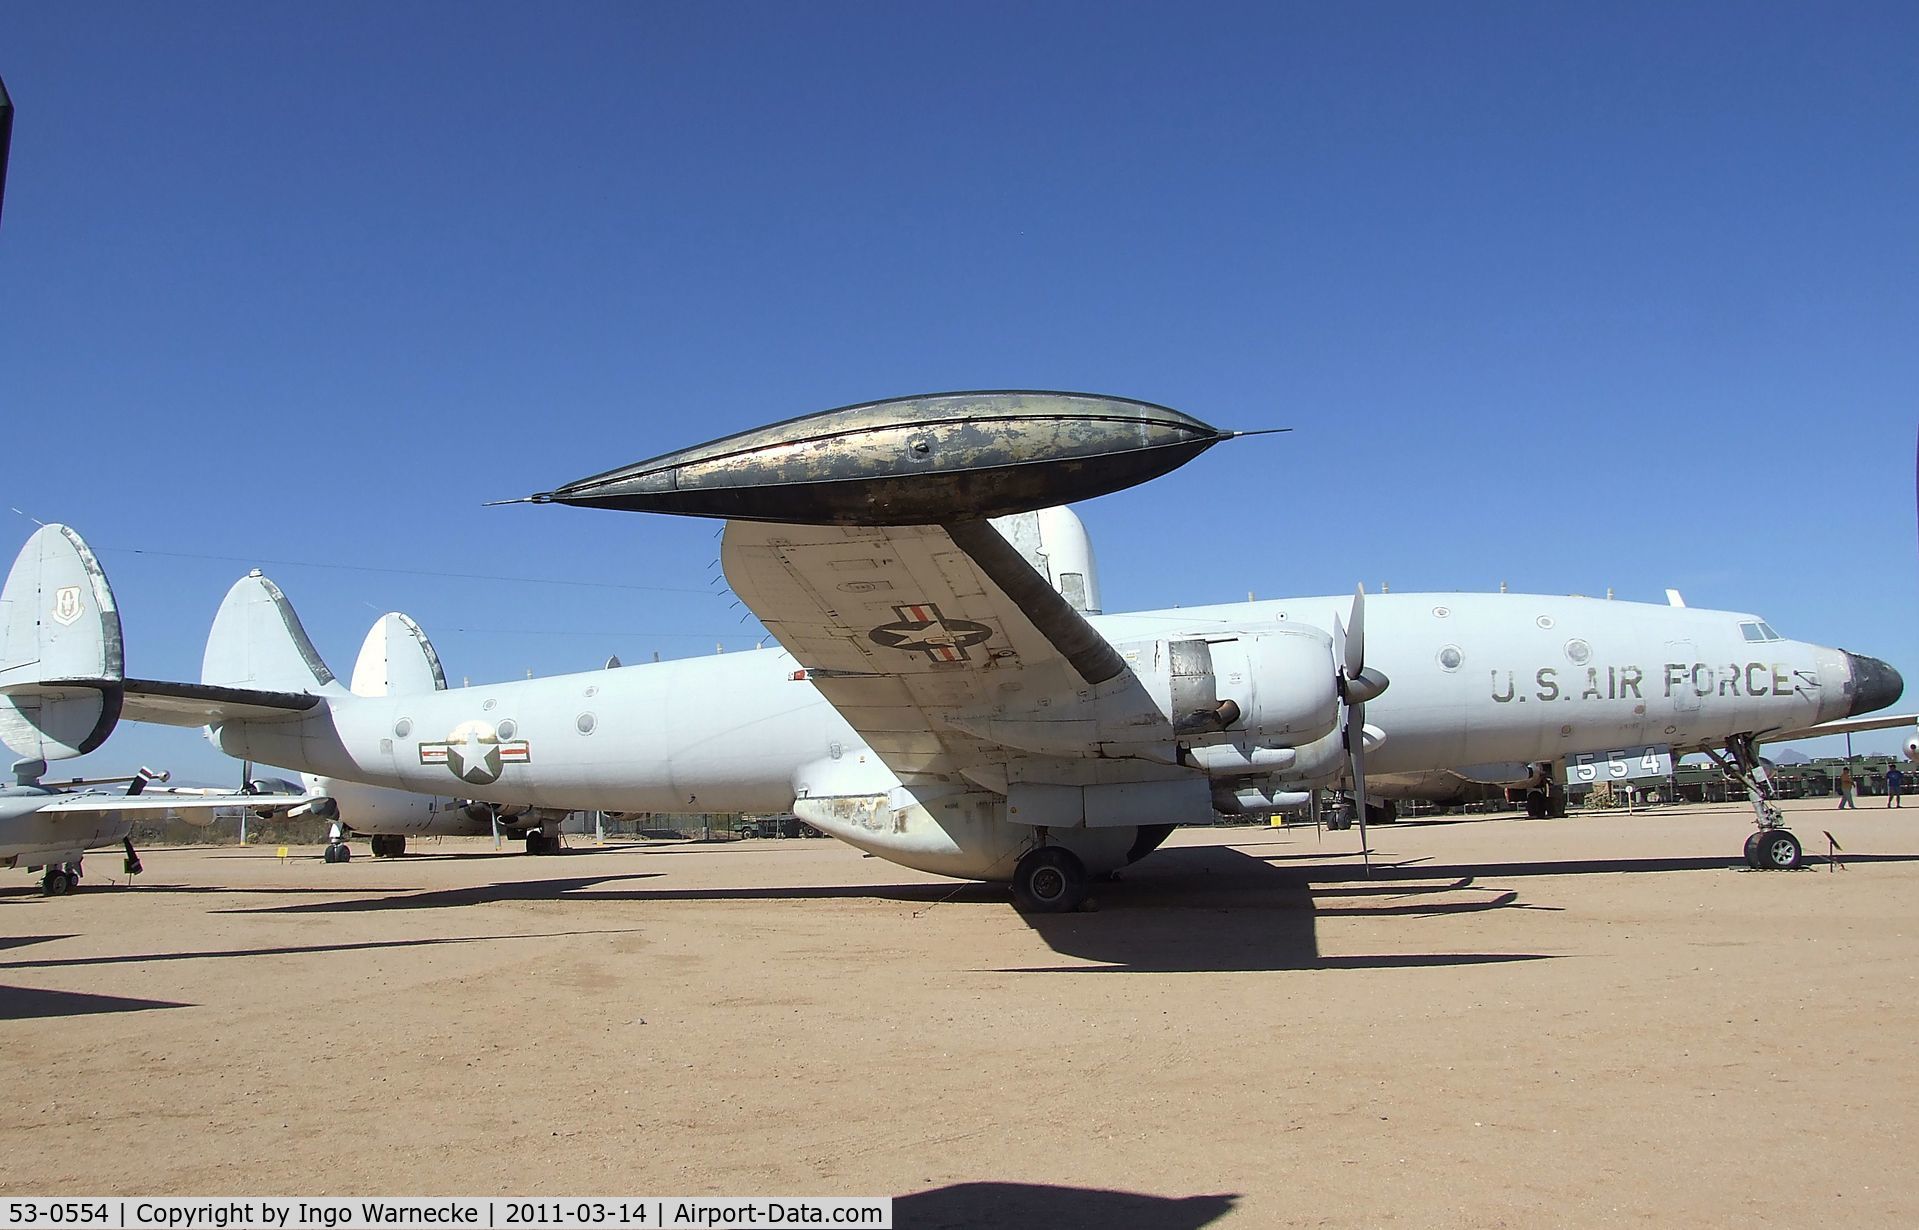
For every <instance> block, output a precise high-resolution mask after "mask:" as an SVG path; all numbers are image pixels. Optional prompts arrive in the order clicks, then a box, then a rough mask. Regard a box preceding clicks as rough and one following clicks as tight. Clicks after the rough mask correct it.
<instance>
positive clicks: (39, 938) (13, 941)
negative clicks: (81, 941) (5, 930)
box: [0, 932, 79, 952]
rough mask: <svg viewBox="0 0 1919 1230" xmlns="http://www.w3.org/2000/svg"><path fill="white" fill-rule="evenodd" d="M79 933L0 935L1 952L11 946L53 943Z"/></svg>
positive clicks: (71, 937) (20, 946)
mask: <svg viewBox="0 0 1919 1230" xmlns="http://www.w3.org/2000/svg"><path fill="white" fill-rule="evenodd" d="M78 934H79V933H78V932H68V933H67V934H65V935H6V936H0V952H5V951H6V950H7V949H9V948H25V947H26V946H27V945H29V944H51V943H52V942H53V941H55V940H70V939H73V938H74V936H76V935H78Z"/></svg>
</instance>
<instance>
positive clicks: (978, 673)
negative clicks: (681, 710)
mask: <svg viewBox="0 0 1919 1230" xmlns="http://www.w3.org/2000/svg"><path fill="white" fill-rule="evenodd" d="M721 558H722V561H723V564H724V568H725V572H726V579H727V582H728V583H729V584H730V585H731V586H732V588H733V591H734V593H736V594H738V595H739V597H740V599H741V600H742V601H743V602H745V604H746V605H747V606H748V607H749V608H750V609H751V610H752V612H753V613H754V614H755V615H757V616H758V617H759V619H760V621H761V622H762V623H764V624H765V625H766V629H767V631H768V632H770V633H772V634H773V637H774V639H775V640H777V641H779V643H780V644H781V645H782V646H784V647H785V648H786V649H787V650H788V651H789V652H790V653H792V655H793V657H794V659H795V660H796V662H797V663H798V665H800V666H802V667H804V668H805V671H806V678H808V679H810V680H811V681H812V682H813V684H814V686H815V687H817V688H818V689H819V690H820V692H821V693H822V694H824V695H825V697H826V699H827V700H828V701H829V702H831V704H832V705H833V707H834V708H835V709H837V710H839V712H840V715H841V716H842V717H844V718H845V719H846V720H847V722H848V723H849V724H850V725H851V726H852V727H853V728H854V729H855V730H857V731H858V732H859V733H860V734H861V736H863V737H864V738H865V739H866V741H867V745H868V746H869V747H870V748H871V749H872V750H873V752H874V753H875V754H876V755H877V756H879V758H880V759H881V760H882V761H884V762H885V764H886V765H887V767H888V768H890V769H892V770H893V772H894V773H895V774H896V775H897V776H898V777H899V779H900V781H901V782H902V783H903V784H905V785H907V786H913V785H922V784H931V783H935V782H953V781H957V780H959V778H960V777H961V776H963V775H969V772H968V771H969V770H978V769H979V768H981V766H992V765H1004V764H1005V763H1007V762H1008V761H1009V760H1010V759H1013V758H1015V757H1016V756H1017V754H1018V753H1016V752H1014V751H1012V750H1011V749H1009V748H1008V747H1007V746H1006V742H1005V740H1004V739H1003V738H1002V737H1001V733H1000V732H1002V731H1004V730H1005V729H1007V728H1008V727H1009V724H1011V725H1017V726H1018V727H1019V728H1020V729H1021V730H1022V731H1024V732H1027V734H1028V735H1029V736H1030V733H1031V732H1032V731H1033V730H1034V729H1035V727H1036V726H1043V727H1044V728H1045V730H1046V732H1047V733H1046V734H1045V735H1044V736H1043V737H1042V738H1041V739H1040V742H1042V743H1044V744H1045V745H1046V746H1047V747H1048V748H1049V749H1051V750H1054V751H1056V752H1059V753H1060V754H1064V755H1068V756H1092V755H1098V754H1099V753H1098V751H1097V750H1096V745H1097V743H1098V739H1099V735H1100V731H1101V730H1102V729H1106V730H1110V729H1111V728H1112V726H1113V724H1114V722H1115V720H1117V721H1118V722H1119V723H1121V724H1122V725H1130V726H1131V728H1132V730H1133V732H1134V738H1137V737H1138V732H1139V728H1140V727H1141V726H1148V725H1153V724H1164V723H1165V721H1166V719H1165V718H1164V716H1163V715H1162V714H1161V712H1160V710H1159V709H1158V707H1157V706H1156V705H1154V703H1153V702H1152V700H1151V698H1150V697H1148V696H1147V695H1146V694H1145V691H1144V689H1143V688H1142V687H1141V685H1140V684H1139V682H1138V680H1137V678H1136V677H1135V676H1134V675H1133V673H1132V672H1131V671H1129V670H1128V669H1127V666H1126V662H1125V661H1124V659H1123V658H1122V657H1121V656H1120V654H1119V653H1118V651H1116V650H1115V649H1114V648H1113V647H1112V646H1111V645H1110V644H1108V643H1107V642H1106V640H1105V638H1103V637H1101V636H1100V634H1099V633H1098V632H1097V631H1095V630H1094V629H1093V627H1092V625H1091V624H1089V623H1087V622H1086V619H1085V617H1084V616H1082V615H1081V614H1080V613H1079V612H1078V611H1076V610H1074V609H1073V608H1072V606H1071V605H1069V604H1068V603H1067V602H1066V600H1065V599H1064V598H1062V597H1060V595H1059V594H1058V593H1057V592H1056V591H1055V590H1054V589H1053V588H1052V586H1051V585H1049V584H1048V583H1047V582H1046V581H1045V579H1044V578H1042V577H1041V576H1040V575H1039V573H1037V572H1036V571H1034V569H1033V568H1032V567H1031V565H1029V564H1028V563H1027V562H1026V560H1025V558H1024V557H1022V556H1021V555H1020V553H1019V551H1018V549H1017V548H1015V547H1014V546H1013V545H1012V544H1011V543H1009V542H1008V541H1007V540H1006V539H1005V538H1004V537H1002V536H1001V535H1000V534H999V532H998V531H996V530H994V529H993V528H992V527H991V526H990V525H988V524H987V523H986V522H984V521H968V522H958V523H953V524H950V525H944V526H937V525H926V526H887V527H868V526H840V525H824V526H821V525H786V524H778V523H769V522H749V521H729V522H728V523H727V526H726V534H725V540H724V545H723V547H722V556H721ZM1035 715H1038V719H1039V720H1038V721H1037V722H1036V721H1035V720H1034V717H1035ZM1116 715H1118V716H1117V718H1116ZM1021 742H1022V744H1023V745H1025V746H1026V747H1028V748H1031V747H1032V746H1033V744H1034V739H1033V738H1031V737H1025V738H1022V739H1021ZM1000 776H1001V778H1002V780H1003V774H1001V775H1000ZM976 780H977V779H976Z"/></svg>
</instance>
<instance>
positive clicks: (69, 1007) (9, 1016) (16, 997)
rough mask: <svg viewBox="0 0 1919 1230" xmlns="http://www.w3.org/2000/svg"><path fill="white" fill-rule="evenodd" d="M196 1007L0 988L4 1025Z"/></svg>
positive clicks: (78, 993)
mask: <svg viewBox="0 0 1919 1230" xmlns="http://www.w3.org/2000/svg"><path fill="white" fill-rule="evenodd" d="M192 1006H193V1005H191V1004H180V1003H173V1002H171V1001H169V1000H164V999H126V998H123V997H122V996H118V995H89V994H86V993H84V992H80V991H47V990H42V989H41V988H39V987H13V986H4V985H0V1021H26V1020H35V1019H38V1018H41V1017H57V1016H95V1015H98V1014H100V1013H103V1012H150V1011H152V1010H154V1009H156V1008H190V1007H192Z"/></svg>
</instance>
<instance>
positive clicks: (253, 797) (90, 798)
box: [38, 789, 325, 816]
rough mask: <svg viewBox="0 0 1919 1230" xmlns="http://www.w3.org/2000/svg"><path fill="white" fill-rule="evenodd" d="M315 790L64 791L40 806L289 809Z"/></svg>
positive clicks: (125, 810)
mask: <svg viewBox="0 0 1919 1230" xmlns="http://www.w3.org/2000/svg"><path fill="white" fill-rule="evenodd" d="M323 797H325V796H323V795H317V794H239V793H237V792H234V793H202V792H200V791H193V792H191V793H175V792H173V791H168V790H157V789H148V790H146V791H144V792H143V793H140V794H63V795H60V796H59V797H57V798H54V799H51V800H49V801H48V803H47V804H46V806H44V807H42V808H40V809H39V813H38V814H40V815H59V814H60V813H62V812H75V813H77V812H88V813H92V812H103V811H104V812H118V813H121V814H124V815H135V816H138V815H163V814H165V813H167V812H191V811H219V810H222V809H227V808H235V807H244V808H246V809H247V810H249V811H255V812H261V811H288V810H291V809H292V808H295V807H298V806H300V805H301V804H302V803H312V802H316V801H317V800H319V799H321V798H323Z"/></svg>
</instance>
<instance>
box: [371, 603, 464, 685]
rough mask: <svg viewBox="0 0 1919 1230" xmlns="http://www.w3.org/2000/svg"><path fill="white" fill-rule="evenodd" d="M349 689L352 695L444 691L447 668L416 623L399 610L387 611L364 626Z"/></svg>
mask: <svg viewBox="0 0 1919 1230" xmlns="http://www.w3.org/2000/svg"><path fill="white" fill-rule="evenodd" d="M351 691H352V692H353V694H354V695H355V696H404V695H408V694H411V693H415V692H444V691H446V672H445V671H444V670H442V669H441V668H440V655H439V654H437V653H435V652H434V651H433V642H432V641H429V640H428V639H426V633H425V631H423V630H422V629H421V627H420V625H419V624H417V623H414V622H413V620H412V619H411V618H410V617H409V616H406V615H402V614H400V612H398V611H389V612H388V613H386V614H385V615H382V616H380V618H379V619H378V620H377V621H376V622H375V623H374V625H373V627H371V628H369V629H368V630H367V634H366V640H364V641H362V642H361V643H360V656H359V658H358V659H356V660H355V661H354V663H353V683H352V685H351Z"/></svg>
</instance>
